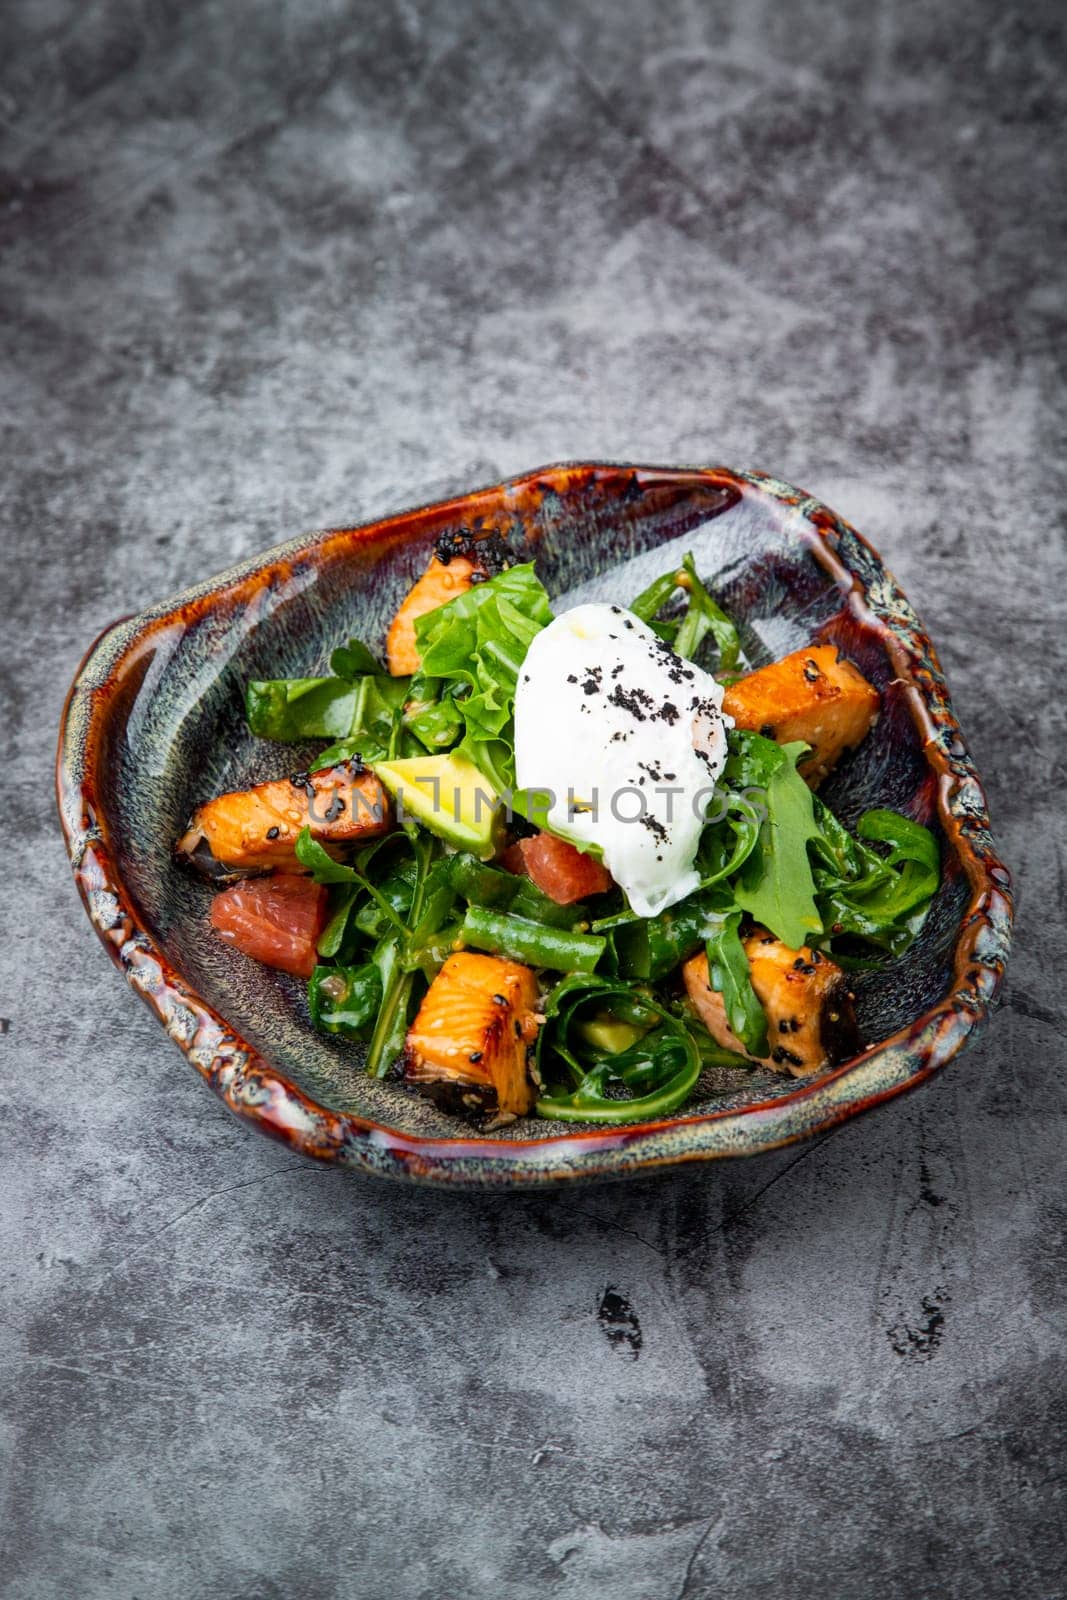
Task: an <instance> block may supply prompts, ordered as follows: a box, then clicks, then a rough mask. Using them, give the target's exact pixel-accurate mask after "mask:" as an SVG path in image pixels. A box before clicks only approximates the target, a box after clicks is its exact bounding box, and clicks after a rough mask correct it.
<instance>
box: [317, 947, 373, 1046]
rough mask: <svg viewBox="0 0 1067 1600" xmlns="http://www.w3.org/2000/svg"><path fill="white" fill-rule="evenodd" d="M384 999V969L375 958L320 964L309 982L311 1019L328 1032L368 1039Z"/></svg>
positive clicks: (352, 1037) (346, 1036) (350, 1037)
mask: <svg viewBox="0 0 1067 1600" xmlns="http://www.w3.org/2000/svg"><path fill="white" fill-rule="evenodd" d="M381 1003H382V979H381V973H380V972H379V971H378V968H377V967H376V966H375V965H374V964H373V962H366V963H365V964H364V965H363V966H360V967H342V966H331V967H324V966H321V965H320V966H317V967H316V968H315V970H314V972H313V973H312V974H311V978H310V980H309V982H308V1009H309V1011H310V1012H311V1020H312V1022H313V1023H314V1024H315V1026H316V1027H317V1028H321V1029H322V1031H323V1032H324V1033H339V1034H341V1035H342V1036H343V1037H344V1038H346V1039H364V1040H365V1039H366V1038H367V1037H368V1035H369V1033H370V1031H371V1029H372V1027H373V1025H374V1020H375V1018H376V1017H377V1015H378V1010H379V1007H380V1006H381Z"/></svg>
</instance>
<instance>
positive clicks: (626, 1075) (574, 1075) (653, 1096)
mask: <svg viewBox="0 0 1067 1600" xmlns="http://www.w3.org/2000/svg"><path fill="white" fill-rule="evenodd" d="M591 1022H597V1023H599V1024H600V1025H601V1026H600V1029H599V1030H598V1029H596V1028H591V1027H590V1026H589V1024H590V1023H591ZM605 1022H606V1023H607V1024H608V1025H609V1029H608V1031H609V1032H610V1024H612V1023H615V1022H619V1023H629V1024H632V1025H635V1026H636V1027H637V1028H639V1029H641V1030H642V1034H641V1037H640V1038H638V1039H637V1040H635V1042H634V1043H633V1044H631V1045H630V1046H629V1047H628V1048H627V1049H625V1050H621V1051H614V1050H612V1049H610V1048H606V1047H605V1046H604V1045H603V1044H600V1043H598V1042H597V1041H598V1039H601V1038H603V1036H604V1028H603V1025H604V1023H605ZM537 1064H538V1073H539V1076H540V1077H541V1080H542V1082H543V1083H544V1085H545V1088H544V1092H543V1093H542V1095H541V1096H540V1098H539V1099H538V1102H537V1111H538V1114H539V1115H540V1116H543V1117H553V1118H558V1119H560V1120H562V1121H565V1122H593V1123H601V1124H611V1123H623V1122H637V1121H643V1120H645V1119H646V1118H654V1117H659V1116H665V1115H667V1113H668V1112H670V1111H673V1110H674V1109H675V1108H676V1107H678V1106H680V1105H681V1104H682V1103H683V1102H684V1101H685V1100H687V1099H688V1098H689V1096H690V1094H691V1093H692V1091H693V1088H694V1086H695V1084H696V1081H697V1078H698V1077H699V1075H700V1068H701V1057H700V1054H699V1052H698V1050H697V1047H696V1044H695V1041H694V1039H693V1036H692V1034H691V1033H690V1031H689V1029H688V1028H687V1027H686V1026H685V1024H684V1022H682V1021H681V1019H680V1018H678V1017H677V1016H676V1015H674V1014H673V1013H672V1012H670V1011H668V1010H667V1009H666V1007H664V1006H662V1005H660V1003H659V1002H658V1001H657V1000H656V999H655V997H654V996H653V995H652V994H651V993H649V992H647V991H644V990H642V991H640V992H635V990H634V989H633V987H632V986H631V985H630V984H628V983H625V982H619V981H617V980H616V981H613V980H610V979H603V978H597V977H592V976H587V975H585V974H581V973H575V974H571V976H569V977H567V978H564V979H563V981H562V983H560V984H558V985H557V986H556V988H555V989H554V990H553V991H552V993H551V994H550V995H549V997H548V1000H547V1002H546V1004H545V1023H544V1025H543V1027H542V1028H541V1031H540V1033H539V1035H538V1040H537Z"/></svg>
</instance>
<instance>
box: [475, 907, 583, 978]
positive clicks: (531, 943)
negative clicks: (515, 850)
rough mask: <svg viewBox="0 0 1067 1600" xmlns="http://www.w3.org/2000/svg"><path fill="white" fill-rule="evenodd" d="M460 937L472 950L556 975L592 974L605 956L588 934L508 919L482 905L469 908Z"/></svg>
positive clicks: (503, 914)
mask: <svg viewBox="0 0 1067 1600" xmlns="http://www.w3.org/2000/svg"><path fill="white" fill-rule="evenodd" d="M460 935H461V937H462V939H463V942H464V944H467V945H471V946H473V948H474V949H475V950H488V951H489V952H490V953H491V954H493V955H501V956H507V957H508V958H509V960H512V961H525V962H527V963H528V964H529V965H530V966H534V967H552V968H553V969H554V970H556V971H558V972H592V971H593V969H594V967H595V966H596V964H597V962H598V961H599V960H600V958H601V956H602V955H603V954H604V949H605V943H606V941H605V940H603V939H598V938H597V937H596V935H595V934H591V933H571V932H569V931H568V930H566V929H564V928H547V927H545V926H544V925H543V924H541V923H538V922H529V921H527V919H526V918H525V917H511V916H507V915H506V914H505V913H502V912H499V911H487V910H485V908H484V907H482V906H469V907H468V909H467V915H466V916H465V917H464V919H463V925H462V927H461V929H460Z"/></svg>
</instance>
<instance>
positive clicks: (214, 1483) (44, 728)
mask: <svg viewBox="0 0 1067 1600" xmlns="http://www.w3.org/2000/svg"><path fill="white" fill-rule="evenodd" d="M1059 13H1060V8H1058V7H1056V6H1054V5H1052V4H1050V3H1039V4H1034V5H1031V6H1027V7H1025V8H1023V7H1011V6H1008V7H1005V6H1004V5H1003V4H1001V3H993V0H979V3H977V4H972V5H965V4H963V3H962V0H961V3H959V4H955V5H954V4H949V3H946V0H932V3H931V0H928V3H925V4H920V3H918V0H898V3H896V4H884V5H880V6H877V7H869V6H866V5H863V4H859V3H852V4H831V3H827V0H796V3H794V4H785V3H772V0H715V3H712V4H707V5H700V4H697V3H696V0H661V3H659V4H657V5H655V6H650V5H645V4H643V3H642V0H612V3H611V4H610V5H609V4H607V3H604V4H599V5H598V4H596V0H571V3H570V4H566V5H564V4H562V3H560V4H558V5H557V4H552V3H550V0H526V3H525V4H521V5H520V4H518V3H515V0H504V3H500V4H491V3H489V0H472V3H471V4H461V3H458V0H453V3H446V0H439V3H437V4H429V5H424V4H420V3H418V0H386V3H385V4H381V5H378V4H370V3H367V0H316V3H314V4H310V3H309V4H295V3H293V4H288V5H254V4H235V3H227V0H189V3H187V4H185V5H184V6H177V5H171V6H168V5H165V4H162V3H159V0H155V3H153V0H114V3H95V4H94V3H76V0H6V4H4V5H3V7H2V9H0V124H2V128H3V154H2V156H0V167H2V174H0V313H2V325H0V326H2V332H0V357H2V373H0V417H2V426H3V437H4V472H3V481H2V484H0V541H2V550H3V557H4V561H3V569H2V576H0V585H2V590H3V596H2V621H0V674H2V676H0V683H2V694H3V715H4V728H5V732H6V736H7V751H6V757H5V764H4V777H5V783H4V791H5V802H6V821H7V831H6V839H7V845H8V849H7V854H6V863H7V870H6V872H5V874H4V879H3V885H2V888H0V902H2V904H3V910H4V924H3V925H4V937H3V940H2V941H0V1014H2V1017H3V1021H2V1022H0V1030H2V1031H0V1106H2V1115H0V1146H2V1149H3V1156H2V1160H0V1226H2V1229H3V1233H2V1240H0V1279H2V1306H3V1310H2V1329H0V1341H2V1345H0V1348H2V1364H0V1384H2V1393H3V1400H2V1409H0V1417H2V1430H0V1467H2V1475H3V1495H4V1502H3V1503H4V1506H5V1508H6V1509H5V1510H4V1512H3V1515H2V1518H0V1522H2V1526H0V1592H2V1593H3V1594H4V1595H5V1596H8V1595H10V1596H12V1597H17V1600H53V1597H55V1600H59V1597H63V1600H67V1597H72V1596H73V1597H78V1600H98V1597H106V1600H111V1597H115V1600H135V1597H136V1600H156V1597H159V1600H192V1597H211V1600H215V1597H220V1600H221V1597H242V1600H244V1597H248V1600H253V1597H254V1600H260V1597H290V1596H313V1597H316V1600H328V1597H334V1596H344V1597H348V1596H356V1597H369V1600H377V1597H381V1600H394V1597H395V1600H453V1597H467V1596H470V1597H475V1600H482V1597H486V1600H489V1597H492V1600H530V1597H534V1596H536V1597H541V1596H560V1597H572V1596H574V1597H582V1600H585V1597H600V1596H605V1597H607V1596H610V1597H611V1600H659V1597H676V1600H706V1597H711V1596H753V1597H764V1596H767V1597H771V1596H773V1597H774V1600H780V1597H783V1596H784V1597H790V1600H791V1597H798V1600H805V1597H808V1596H819V1597H827V1596H829V1597H841V1596H844V1597H849V1596H866V1595H878V1596H907V1597H919V1596H961V1597H962V1596H966V1597H968V1600H973V1597H975V1596H980V1597H984V1596H992V1595H1001V1594H1003V1595H1009V1594H1010V1595H1025V1596H1027V1597H1028V1600H1029V1597H1038V1596H1040V1597H1047V1596H1057V1595H1062V1594H1064V1592H1065V1580H1064V1559H1065V1549H1064V1510H1065V1508H1064V1497H1063V1444H1064V1411H1065V1402H1064V1386H1063V1385H1064V1332H1065V1316H1064V1295H1063V1265H1064V1224H1065V1207H1064V1181H1063V1180H1064V1167H1063V1148H1064V1129H1065V1121H1064V1110H1065V1096H1064V1048H1063V1028H1064V1003H1063V993H1062V982H1063V972H1064V970H1065V965H1067V939H1065V931H1064V915H1063V911H1064V899H1065V882H1064V870H1065V869H1064V854H1063V851H1064V820H1063V819H1064V805H1063V785H1064V779H1065V776H1067V774H1065V767H1064V757H1063V751H1064V734H1065V718H1064V698H1063V682H1064V667H1065V664H1067V663H1065V652H1064V646H1063V630H1064V625H1065V620H1067V599H1065V579H1067V562H1065V557H1064V542H1063V525H1062V506H1063V501H1064V492H1065V489H1067V471H1065V467H1064V461H1063V450H1062V446H1063V434H1062V427H1061V424H1062V420H1063V414H1064V413H1063V405H1062V387H1061V379H1062V366H1059V365H1057V354H1056V352H1057V341H1060V345H1059V348H1060V350H1061V351H1062V338H1063V334H1064V296H1063V284H1062V277H1061V273H1062V268H1063V260H1064V246H1065V237H1064V227H1063V223H1064V191H1063V184H1062V169H1063V151H1064V145H1063V131H1064V104H1065V91H1064V80H1063V54H1064V52H1063V37H1062V32H1061V30H1060V22H1059V21H1058V16H1059ZM567 456H571V457H582V456H609V457H621V458H627V457H629V458H632V459H638V460H640V459H645V460H653V461H655V460H660V461H682V460H700V461H714V460H722V461H725V462H727V463H732V464H737V465H743V464H750V465H756V466H762V467H765V468H768V469H770V470H773V471H776V472H778V473H780V474H782V475H783V476H786V477H788V478H790V479H792V480H793V481H794V482H799V483H802V484H803V485H805V486H806V487H809V488H811V489H812V490H814V491H816V492H818V493H819V494H821V495H822V496H823V498H825V499H826V500H828V501H829V502H830V503H831V504H832V505H834V506H835V507H836V508H837V509H838V510H840V511H841V512H842V513H843V514H844V515H845V516H847V517H849V518H851V519H852V520H853V521H855V522H856V523H857V524H858V525H859V526H860V527H861V528H862V529H864V531H866V532H867V533H868V535H869V536H870V537H871V538H872V539H873V540H874V541H875V543H876V544H878V545H879V546H880V547H881V549H882V550H883V551H884V552H885V553H886V554H887V556H888V559H889V560H890V563H891V565H892V566H893V567H894V569H895V570H896V572H897V574H898V576H899V577H900V578H901V580H902V582H903V583H904V585H905V587H906V588H907V589H908V591H909V592H910V594H911V595H912V597H913V598H914V599H915V601H916V603H917V604H918V606H919V608H920V611H921V612H922V614H923V615H924V617H925V618H926V620H927V622H928V624H929V625H930V627H931V629H932V631H933V632H934V635H935V637H936V638H937V639H938V640H939V641H940V642H941V645H942V647H943V655H944V660H945V664H946V667H947V670H948V673H949V676H950V680H951V683H952V685H953V687H954V691H955V695H956V699H957V704H958V708H959V711H960V714H961V718H962V720H963V723H964V726H965V727H966V728H967V729H968V730H969V734H970V737H971V740H972V743H973V747H974V750H975V752H976V755H977V758H978V761H979V763H980V765H981V767H982V769H983V770H984V772H985V773H986V775H987V777H988V780H989V790H990V799H991V803H992V809H993V814H994V818H995V821H996V824H997V826H998V829H999V835H1000V839H1001V842H1002V845H1003V849H1004V853H1005V855H1006V857H1007V859H1008V861H1009V862H1010V863H1011V864H1012V866H1013V867H1014V869H1015V871H1016V873H1017V875H1018V879H1019V883H1020V889H1021V900H1022V906H1021V917H1020V922H1019V931H1018V941H1017V951H1016V955H1015V960H1014V964H1013V967H1012V970H1011V973H1010V981H1009V985H1008V992H1007V999H1006V1005H1005V1008H1004V1009H1003V1010H1002V1012H1001V1014H1000V1015H999V1017H998V1018H997V1019H996V1021H995V1022H994V1024H993V1026H992V1028H991V1029H990V1031H989V1032H988V1034H987V1035H986V1037H985V1039H984V1040H983V1042H982V1043H981V1044H980V1045H979V1046H978V1047H977V1048H975V1049H974V1050H973V1051H971V1052H970V1053H969V1054H968V1055H967V1056H966V1057H965V1058H963V1059H962V1060H960V1061H959V1062H958V1063H957V1064H956V1065H954V1066H953V1067H952V1068H951V1069H950V1070H949V1071H947V1072H945V1073H944V1074H943V1075H942V1076H941V1077H940V1079H938V1080H936V1081H934V1082H933V1083H932V1084H930V1085H929V1086H928V1087H927V1088H925V1089H924V1090H923V1091H921V1092H920V1093H918V1094H916V1095H915V1096H913V1097H912V1098H910V1099H909V1100H907V1101H903V1102H898V1103H897V1104H895V1105H893V1106H892V1107H890V1108H888V1109H886V1110H884V1111H882V1112H881V1113H879V1114H877V1115H875V1116H873V1117H870V1118H868V1119H866V1120H864V1121H861V1122H859V1123H854V1124H852V1125H850V1126H848V1127H846V1128H844V1129H842V1130H841V1131H839V1132H837V1133H836V1134H834V1135H833V1136H832V1137H831V1138H829V1139H826V1140H824V1141H823V1142H821V1143H818V1144H815V1145H812V1146H810V1147H807V1148H803V1149H793V1150H788V1151H783V1152H781V1153H779V1154H776V1155H774V1156H772V1157H768V1158H766V1159H761V1160H759V1161H754V1162H752V1163H750V1164H748V1165H734V1166H731V1167H728V1168H726V1167H724V1168H722V1169H721V1170H717V1171H711V1170H708V1171H702V1172H694V1173H690V1174H688V1175H683V1176H680V1177H671V1178H665V1179H663V1180H662V1181H658V1182H655V1183H652V1184H647V1185H642V1186H637V1187H630V1188H626V1187H616V1188H607V1189H600V1190H587V1191H583V1192H574V1193H567V1194H560V1195H548V1196H545V1197H534V1198H517V1199H513V1200H510V1201H509V1200H505V1199H501V1198H500V1197H493V1198H491V1199H478V1198H456V1197H448V1196H441V1195H435V1194H427V1193H409V1192H402V1191H399V1190H394V1189H388V1188H384V1187H376V1186H373V1185H370V1184H367V1183H360V1182H358V1181H352V1180H349V1179H346V1178H345V1177H343V1176H341V1175H338V1174H336V1173H331V1172H322V1171H319V1170H316V1169H315V1168H314V1167H312V1166H309V1165H304V1164H302V1163H300V1162H298V1161H296V1160H294V1159H293V1158H291V1157H289V1156H287V1155H286V1154H285V1153H284V1152H280V1151H279V1150H278V1149H277V1148H275V1147H273V1146H271V1145H269V1144H267V1143H266V1142H265V1141H261V1140H259V1139H258V1138H256V1137H255V1136H253V1135H252V1134H250V1133H248V1132H246V1131H244V1130H243V1129H242V1128H240V1127H239V1126H238V1125H237V1124H236V1123H234V1122H232V1121H231V1120H229V1118H228V1117H227V1115H226V1113H225V1112H224V1111H223V1110H222V1108H221V1106H219V1105H218V1104H217V1103H216V1102H214V1101H213V1100H212V1099H211V1098H210V1097H209V1096H208V1095H207V1094H206V1093H205V1092H204V1090H203V1089H202V1088H201V1087H200V1086H199V1084H198V1083H197V1082H196V1081H195V1080H194V1078H193V1075H192V1074H191V1073H190V1072H189V1070H188V1069H187V1068H186V1067H185V1065H184V1064H183V1062H182V1060H181V1058H180V1056H179V1055H178V1054H177V1052H176V1051H175V1050H174V1049H173V1047H172V1046H171V1045H170V1044H168V1042H167V1041H166V1039H165V1038H164V1037H163V1035H162V1033H161V1032H160V1031H159V1029H158V1028H157V1027H156V1025H155V1023H154V1022H153V1021H152V1020H151V1019H150V1017H149V1015H148V1013H147V1012H146V1011H144V1010H143V1009H142V1008H141V1007H140V1006H139V1005H138V1004H137V1002H136V1001H135V999H134V997H133V996H132V995H131V994H130V993H129V992H128V991H127V990H126V988H125V987H124V986H123V985H122V983H121V981H120V979H119V978H118V977H117V976H116V975H115V974H114V973H113V972H112V970H111V969H110V967H109V965H108V963H107V961H106V960H105V957H104V955H103V953H102V951H101V950H100V949H99V947H98V945H97V943H96V941H95V939H94V937H93V935H92V934H91V932H90V929H89V926H88V923H87V922H86V920H85V918H84V916H83V915H82V913H81V910H80V908H79V906H78V903H77V901H76V898H75V894H74V889H73V886H72V884H71V882H70V879H69V874H68V871H67V867H66V863H65V860H64V856H63V851H62V846H61V843H60V840H59V836H58V831H57V826H56V822H55V817H54V813H53V808H52V802H51V799H50V794H49V785H50V764H51V756H52V743H53V737H54V729H55V726H56V723H57V719H58V716H59V710H60V705H61V701H62V696H63V693H64V690H65V688H66V685H67V682H68V680H69V678H70V675H71V674H72V672H73V670H74V667H75V665H76V663H77V660H78V658H79V656H80V654H81V652H82V650H83V649H84V647H85V646H86V645H87V643H88V642H89V640H90V639H91V638H92V636H93V635H94V634H95V632H96V631H98V630H99V629H100V628H102V627H103V626H104V625H105V624H106V623H107V622H108V621H109V620H110V619H112V618H113V617H114V616H116V615H117V614H120V613H123V612H129V611H132V610H135V609H137V608H139V607H140V606H141V605H142V604H144V603H146V602H148V601H151V600H154V599H156V598H158V597H160V596H162V595H165V594H167V593H168V592H170V591H173V590H175V589H177V588H179V587H181V586H183V585H185V584H187V583H189V582H190V581H192V580H193V579H196V578H198V577H200V576H201V575H203V574H204V573H206V572H210V571H213V570H217V569H218V568H219V567H221V566H223V565H225V564H227V563H228V562H230V561H231V560H233V559H235V558H237V557H239V556H243V555H245V554H248V553H250V552H253V551H255V550H257V549H258V548H260V547H262V546H264V545H267V544H270V543H272V542H274V541H276V540H277V539H278V538H280V537H281V536H283V535H287V534H289V533H291V532H294V531H297V530H300V529H302V528H305V527H308V526H315V525H321V524H323V523H330V522H337V521H342V520H344V519H353V520H355V519H358V518H362V517H365V516H368V515H370V514H372V513H375V512H381V511H384V510H386V509H389V508H393V507H397V506H400V505H403V504H405V503H410V502H412V501H417V500H420V499H425V498H428V497H430V496H434V495H437V494H439V493H441V492H443V491H447V490H453V489H458V488H462V487H466V486H469V485H471V484H473V483H476V482H478V481H485V480H491V479H493V478H496V477H497V476H499V475H502V474H506V473H509V472H513V471H518V470H520V469H522V468H524V467H529V466H532V465H535V464H537V463H540V462H542V461H546V460H552V459H556V458H560V457H567Z"/></svg>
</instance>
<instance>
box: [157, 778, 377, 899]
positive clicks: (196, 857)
mask: <svg viewBox="0 0 1067 1600" xmlns="http://www.w3.org/2000/svg"><path fill="white" fill-rule="evenodd" d="M391 826H392V813H391V811H390V807H389V801H388V797H387V796H386V793H385V790H384V789H383V788H382V785H381V784H380V783H379V781H378V779H377V778H376V777H375V776H374V773H373V772H368V771H366V770H364V768H363V766H362V764H361V763H360V762H358V761H355V760H353V761H343V762H341V763H340V764H339V765H338V766H336V767H327V768H325V769H324V770H323V771H322V772H312V773H307V772H298V773H294V774H293V776H292V777H289V778H276V779H274V780H273V781H272V782H270V783H259V784H257V785H256V786H255V788H254V789H237V790H235V791H233V793H231V794H220V795H219V796H218V798H217V799H215V800H208V801H206V802H205V803H204V804H203V805H202V806H198V807H197V809H196V811H194V812H193V815H192V817H191V818H190V819H189V825H188V827H187V828H186V830H185V832H184V833H183V834H182V836H181V838H180V839H179V840H178V842H177V844H176V845H175V847H174V848H175V854H176V855H177V856H178V858H179V860H182V861H185V862H187V863H188V864H189V865H190V866H193V867H195V868H196V869H197V871H198V872H201V873H202V874H203V875H204V877H206V878H213V879H215V880H216V881H224V880H225V879H227V878H233V877H240V876H241V875H243V874H248V873H253V872H267V871H269V870H270V869H271V868H272V867H290V868H294V867H296V859H295V851H296V841H297V837H298V835H299V834H300V832H301V830H302V829H303V828H305V827H307V828H310V830H311V836H312V838H313V839H316V840H318V842H319V843H320V844H321V845H322V846H323V847H324V848H325V849H327V850H329V851H330V853H331V854H337V853H338V849H339V847H341V846H347V845H352V844H356V843H364V842H366V841H367V840H370V839H376V838H377V837H378V836H379V835H380V834H383V833H387V832H388V831H389V829H390V827H391ZM296 870H299V868H296Z"/></svg>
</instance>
